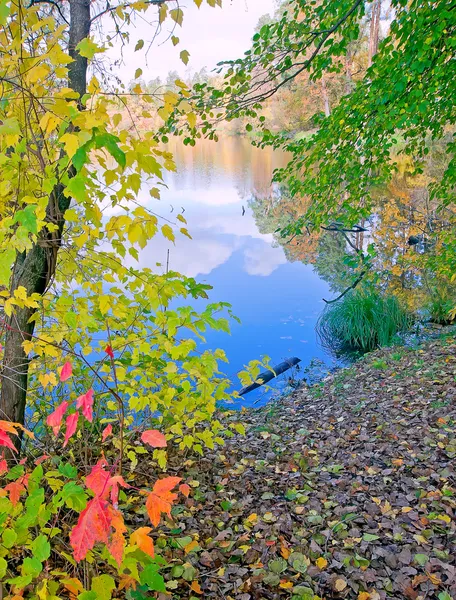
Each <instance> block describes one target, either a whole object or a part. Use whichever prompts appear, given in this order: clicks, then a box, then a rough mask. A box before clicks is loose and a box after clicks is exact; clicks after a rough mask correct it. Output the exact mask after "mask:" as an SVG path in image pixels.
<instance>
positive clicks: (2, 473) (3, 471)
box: [0, 458, 8, 475]
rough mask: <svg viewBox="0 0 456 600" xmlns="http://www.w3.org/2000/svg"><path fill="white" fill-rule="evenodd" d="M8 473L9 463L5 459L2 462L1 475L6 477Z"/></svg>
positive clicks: (0, 464) (0, 465)
mask: <svg viewBox="0 0 456 600" xmlns="http://www.w3.org/2000/svg"><path fill="white" fill-rule="evenodd" d="M7 471H8V463H7V462H6V460H5V459H4V458H2V459H1V460H0V475H4V474H5V473H6V472H7Z"/></svg>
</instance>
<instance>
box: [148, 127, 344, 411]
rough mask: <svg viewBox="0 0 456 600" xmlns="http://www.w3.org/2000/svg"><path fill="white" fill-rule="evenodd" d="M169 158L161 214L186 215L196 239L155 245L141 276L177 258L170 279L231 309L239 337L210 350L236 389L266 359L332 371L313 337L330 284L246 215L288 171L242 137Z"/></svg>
mask: <svg viewBox="0 0 456 600" xmlns="http://www.w3.org/2000/svg"><path fill="white" fill-rule="evenodd" d="M170 150H171V151H172V152H173V154H174V157H175V161H176V166H177V172H176V173H168V174H167V176H166V184H167V189H165V190H163V191H162V195H161V201H160V203H159V205H160V212H159V214H160V215H161V216H162V217H165V218H167V219H169V220H170V221H173V222H174V221H175V217H176V215H177V214H178V213H179V212H183V211H184V216H185V218H186V219H187V223H188V225H187V228H188V230H189V232H190V234H191V236H192V239H191V240H190V239H188V238H186V237H185V236H180V235H179V236H178V237H177V239H176V243H175V244H172V243H171V242H169V241H168V240H166V239H164V238H163V237H161V236H157V237H156V238H154V240H152V242H151V243H150V244H149V245H148V246H147V247H146V248H145V249H144V250H143V251H142V253H141V256H140V262H141V266H142V267H151V268H152V267H155V264H156V263H157V262H159V263H161V264H162V265H163V266H165V265H166V262H167V255H168V251H169V269H170V270H175V271H179V272H181V273H183V274H184V275H187V276H189V277H194V278H196V279H197V280H198V281H200V282H204V283H207V284H209V285H211V286H213V290H212V291H211V292H210V294H209V295H210V301H211V302H216V301H222V300H223V301H225V302H229V303H230V304H231V305H232V307H233V313H234V314H235V315H236V316H237V317H239V319H240V320H241V324H238V323H236V322H234V321H233V322H232V325H231V329H232V333H231V335H228V334H226V333H223V332H209V333H208V334H207V335H206V344H205V345H204V346H203V348H204V349H206V348H209V349H215V348H223V349H224V350H225V352H226V354H227V357H228V359H229V364H226V365H223V367H224V371H225V373H226V375H227V376H228V377H229V378H230V379H231V380H232V381H233V389H240V387H241V385H240V384H239V382H238V379H237V377H236V373H237V372H238V371H239V370H242V368H243V366H244V365H245V364H247V363H248V362H249V361H250V360H253V359H260V358H261V357H262V356H264V355H267V356H269V357H270V358H271V364H276V363H278V362H281V361H283V360H284V359H286V358H289V357H291V356H297V357H298V358H300V359H301V360H302V363H301V365H302V367H303V368H304V367H306V365H308V364H309V362H310V361H311V360H312V359H313V358H317V359H320V360H324V361H325V362H326V363H327V364H328V366H332V365H333V362H332V360H331V358H330V357H329V356H328V355H327V354H326V353H325V351H324V350H323V349H322V348H321V347H320V346H319V344H318V341H317V338H316V335H315V324H316V321H317V319H318V316H319V314H320V312H321V311H322V309H323V307H324V303H323V300H322V298H323V297H326V298H327V297H328V296H330V295H331V294H330V292H329V286H328V284H327V283H325V282H324V281H323V280H322V279H321V278H320V277H319V276H318V275H317V274H316V273H315V272H314V270H313V267H312V266H311V265H305V264H303V263H302V262H288V261H287V258H286V256H285V253H284V251H283V249H282V247H280V246H279V247H275V246H274V244H273V241H274V240H273V236H272V234H262V233H260V231H259V229H258V227H257V224H256V222H255V218H254V216H253V214H252V211H251V210H250V208H249V207H248V201H249V199H250V198H251V197H252V195H255V196H262V195H267V194H270V193H271V183H270V181H271V177H272V172H273V169H274V168H276V167H280V166H283V165H284V164H286V158H285V156H284V155H281V154H276V153H274V152H273V151H272V150H271V149H264V150H260V149H258V148H254V147H252V146H251V145H250V143H249V141H248V140H246V139H243V138H237V137H232V138H227V139H224V140H222V141H219V142H218V143H214V142H209V141H202V142H199V143H198V144H197V145H196V147H195V148H191V147H185V146H183V145H181V144H179V145H178V143H177V142H176V143H175V144H173V146H172V147H170ZM146 193H147V190H144V198H145V197H146ZM289 374H290V372H288V373H286V374H284V375H282V376H281V377H280V378H278V379H277V380H273V382H271V384H272V387H273V390H272V391H269V392H265V391H264V390H263V389H262V388H260V389H259V390H255V391H253V392H251V393H249V394H248V395H246V396H244V397H243V398H242V399H241V400H240V401H239V400H238V401H236V403H235V405H236V406H251V405H252V404H256V405H261V404H262V403H264V402H266V401H267V400H268V399H270V397H271V395H272V394H273V393H274V392H275V393H277V391H278V390H283V389H284V388H285V386H286V382H287V381H288V377H289ZM301 374H302V372H301Z"/></svg>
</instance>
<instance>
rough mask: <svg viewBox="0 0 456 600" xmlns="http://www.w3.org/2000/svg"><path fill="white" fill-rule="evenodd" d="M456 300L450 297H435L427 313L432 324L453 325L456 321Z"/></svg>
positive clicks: (430, 302) (429, 304)
mask: <svg viewBox="0 0 456 600" xmlns="http://www.w3.org/2000/svg"><path fill="white" fill-rule="evenodd" d="M455 305H456V300H455V299H454V298H450V297H449V296H440V295H439V296H434V297H433V298H432V299H431V300H430V301H429V302H428V305H427V307H426V308H427V311H428V313H429V318H430V321H431V322H432V323H437V324H438V325H451V323H454V321H455V312H454V310H453V309H454V307H455Z"/></svg>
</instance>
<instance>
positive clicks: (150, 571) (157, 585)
mask: <svg viewBox="0 0 456 600" xmlns="http://www.w3.org/2000/svg"><path fill="white" fill-rule="evenodd" d="M158 571H159V566H158V565H156V564H154V563H152V564H150V565H147V566H146V567H144V569H143V571H142V573H141V576H140V582H141V585H147V587H148V588H149V589H150V590H153V591H154V592H166V586H165V581H164V579H163V577H162V576H161V575H160V573H159V572H158Z"/></svg>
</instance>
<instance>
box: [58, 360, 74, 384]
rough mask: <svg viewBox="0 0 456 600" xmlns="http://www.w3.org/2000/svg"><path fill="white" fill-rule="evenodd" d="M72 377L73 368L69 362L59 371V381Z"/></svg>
mask: <svg viewBox="0 0 456 600" xmlns="http://www.w3.org/2000/svg"><path fill="white" fill-rule="evenodd" d="M72 375H73V367H72V365H71V363H70V362H69V361H67V362H66V363H65V364H64V365H63V367H62V368H61V370H60V381H66V380H67V379H69V378H70V377H71V376H72Z"/></svg>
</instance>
